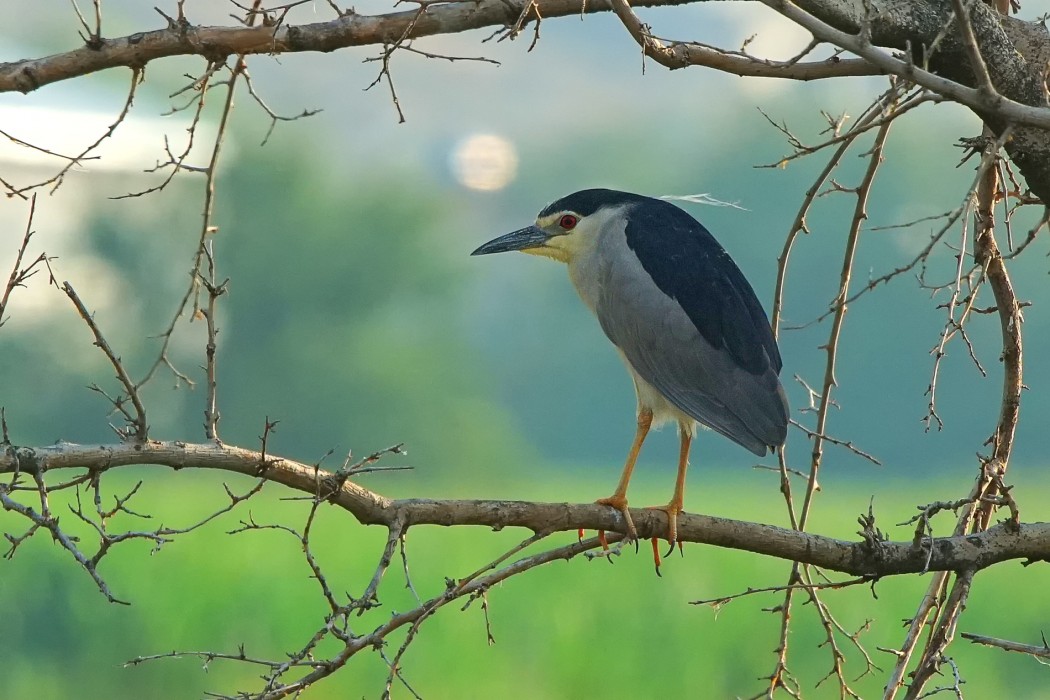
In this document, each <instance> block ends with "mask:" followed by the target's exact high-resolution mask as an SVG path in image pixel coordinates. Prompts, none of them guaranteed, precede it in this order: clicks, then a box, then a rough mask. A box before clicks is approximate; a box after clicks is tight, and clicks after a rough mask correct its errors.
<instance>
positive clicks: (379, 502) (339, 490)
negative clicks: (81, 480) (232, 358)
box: [0, 441, 1050, 578]
mask: <svg viewBox="0 0 1050 700" xmlns="http://www.w3.org/2000/svg"><path fill="white" fill-rule="evenodd" d="M150 464H153V465H163V466H168V467H173V468H175V469H182V468H196V469H220V470H225V471H231V472H237V473H240V474H245V475H249V476H253V477H254V476H260V475H263V476H265V477H266V478H268V479H270V480H272V481H274V482H277V483H281V484H283V485H285V486H288V487H290V488H293V489H296V490H299V491H303V492H306V493H310V494H314V495H317V496H319V497H322V498H325V499H327V500H329V501H331V502H332V503H335V504H336V505H339V506H341V507H342V508H345V509H346V510H347V511H349V512H350V513H351V514H353V516H354V517H355V518H356V519H357V520H358V521H360V522H361V523H363V524H365V525H384V526H387V527H393V526H396V527H403V526H404V527H408V526H414V525H443V526H460V525H482V526H486V527H491V528H494V529H502V528H504V527H523V528H528V529H530V530H533V531H534V532H537V533H540V532H543V533H549V532H560V531H570V532H572V531H576V530H579V529H589V530H608V531H615V532H623V529H624V528H623V520H622V518H621V516H620V515H619V513H617V512H616V511H615V510H613V509H612V508H607V507H604V506H598V505H594V504H574V503H533V502H524V501H499V500H471V501H466V500H464V501H459V500H443V501H436V500H429V499H404V500H393V499H390V498H386V497H385V496H382V495H380V494H377V493H375V492H373V491H370V490H368V489H366V488H364V487H362V486H360V485H358V484H355V483H353V482H351V481H348V480H347V479H346V477H345V476H340V475H339V474H338V473H333V472H328V471H325V470H322V469H320V468H318V467H316V466H311V465H307V464H302V463H299V462H295V461H292V460H288V459H282V458H279V457H272V456H269V455H263V454H262V453H259V452H255V451H253V450H246V449H242V448H238V447H231V446H221V445H214V444H202V445H194V444H187V443H182V442H157V441H149V442H147V443H145V444H141V445H124V444H113V445H101V446H95V445H76V444H73V443H67V442H61V443H58V444H55V445H51V446H48V447H35V448H34V447H9V448H7V451H6V453H5V454H3V455H2V456H0V473H9V474H10V473H14V472H22V473H38V474H44V473H46V472H50V471H54V470H60V469H88V470H91V471H93V472H104V471H107V470H110V469H114V468H117V467H123V466H130V465H150ZM7 488H9V487H6V486H0V489H5V490H6V489H7ZM631 515H632V517H633V518H634V523H635V526H636V527H637V529H638V533H639V535H640V536H641V537H653V536H662V535H663V534H664V533H665V532H666V529H667V520H666V516H665V515H664V514H663V513H662V512H661V511H657V510H645V509H636V510H632V511H631ZM678 539H679V540H680V541H684V542H700V543H704V544H710V545H714V546H717V547H724V548H728V549H737V550H743V551H748V552H754V553H756V554H764V555H767V556H771V557H777V558H780V559H787V560H790V561H799V562H804V563H808V564H814V565H817V566H820V567H822V568H825V569H829V570H833V571H840V572H843V573H848V574H853V575H858V576H870V577H872V578H877V577H881V576H891V575H897V574H908V573H919V572H923V571H926V570H931V571H940V570H952V571H961V570H970V571H976V570H980V569H984V568H987V567H989V566H992V565H993V564H997V563H999V562H1003V561H1008V560H1013V559H1021V560H1028V561H1050V523H1024V524H1021V525H1020V527H1019V528H1017V529H1014V528H1012V527H1011V526H1008V525H999V526H996V527H993V528H991V529H989V530H987V531H985V532H981V533H979V534H974V535H969V536H961V537H946V538H934V539H933V540H932V542H931V540H929V539H926V540H924V541H923V542H922V543H921V544H916V543H913V542H885V541H875V540H872V539H867V540H864V541H860V542H847V541H844V540H839V539H835V538H831V537H824V536H821V535H813V534H809V533H805V532H798V531H795V530H789V529H785V528H781V527H775V526H772V525H762V524H758V523H751V522H744V521H738V520H729V519H726V518H715V517H711V516H705V515H693V514H689V513H682V514H681V515H680V516H679V517H678ZM931 550H932V551H931Z"/></svg>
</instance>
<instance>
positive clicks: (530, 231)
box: [471, 226, 550, 255]
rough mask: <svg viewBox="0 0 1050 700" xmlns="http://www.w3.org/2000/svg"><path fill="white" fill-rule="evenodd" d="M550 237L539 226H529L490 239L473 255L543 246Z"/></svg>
mask: <svg viewBox="0 0 1050 700" xmlns="http://www.w3.org/2000/svg"><path fill="white" fill-rule="evenodd" d="M549 239H550V234H549V233H547V232H546V231H544V230H543V229H541V228H540V227H539V226H528V227H526V228H522V229H518V230H517V231H513V232H511V233H508V234H506V235H505V236H500V237H499V238H496V239H494V240H491V241H489V242H488V243H486V244H485V245H483V246H481V247H480V248H478V249H477V250H475V251H474V252H473V253H471V255H488V254H490V253H506V252H507V251H510V250H526V249H527V248H541V247H543V244H544V243H546V242H547V241H548V240H549Z"/></svg>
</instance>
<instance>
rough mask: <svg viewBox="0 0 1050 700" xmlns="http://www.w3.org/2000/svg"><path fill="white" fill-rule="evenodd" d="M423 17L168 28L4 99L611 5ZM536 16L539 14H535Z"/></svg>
mask: <svg viewBox="0 0 1050 700" xmlns="http://www.w3.org/2000/svg"><path fill="white" fill-rule="evenodd" d="M691 1H695V0H638V2H636V3H635V5H637V6H639V7H661V6H675V5H685V4H688V3H689V2H691ZM423 4H424V8H421V10H406V11H404V12H391V13H387V14H382V15H360V14H356V13H353V12H348V13H347V14H345V15H343V16H342V17H339V18H337V19H333V20H331V21H328V22H316V23H313V24H299V25H292V24H281V25H279V26H276V27H274V26H266V25H265V24H263V25H260V26H254V27H246V26H237V27H204V26H194V25H192V24H189V23H185V24H179V23H174V22H173V23H171V25H170V26H169V27H167V28H165V29H158V30H155V31H151V32H139V33H136V34H131V35H129V36H125V37H119V38H114V39H105V38H103V39H100V40H99V41H98V42H93V43H92V45H90V46H89V45H85V46H82V47H80V48H77V49H73V50H72V51H66V52H63V53H59V54H54V55H51V56H45V57H42V58H35V59H26V60H22V61H13V62H10V63H0V93H2V92H12V91H18V92H23V93H25V92H31V91H33V90H36V89H37V88H40V87H43V86H44V85H49V84H51V83H55V82H59V81H62V80H68V79H70V78H77V77H80V76H83V75H88V74H90V73H95V72H97V71H101V70H106V69H108V68H117V67H121V66H126V67H129V68H140V67H143V66H145V65H146V64H147V63H149V62H150V61H153V60H155V59H158V58H166V57H170V56H194V55H196V56H204V57H206V58H208V59H211V60H222V59H224V58H226V57H227V56H234V55H251V54H280V53H298V52H306V51H320V52H326V53H327V52H331V51H336V50H338V49H343V48H348V47H351V46H368V45H390V44H395V43H398V42H403V41H405V40H407V39H416V38H419V37H424V36H432V35H435V34H457V33H460V32H465V31H469V30H472V29H482V28H485V27H506V28H508V29H509V28H510V27H512V26H514V25H515V24H516V23H517V22H518V21H519V19H520V18H521V17H523V16H524V15H525V13H526V11H528V10H529V8H530V7H531V5H532V4H534V5H535V6H536V10H537V11H538V12H539V15H540V16H541V17H543V18H554V17H565V16H568V15H580V14H583V13H595V12H608V11H609V10H610V5H609V3H608V0H593V2H585V1H584V0H536V2H535V3H532V2H531V0H479V1H478V2H448V3H441V2H431V3H430V4H427V3H423ZM530 16H531V15H530Z"/></svg>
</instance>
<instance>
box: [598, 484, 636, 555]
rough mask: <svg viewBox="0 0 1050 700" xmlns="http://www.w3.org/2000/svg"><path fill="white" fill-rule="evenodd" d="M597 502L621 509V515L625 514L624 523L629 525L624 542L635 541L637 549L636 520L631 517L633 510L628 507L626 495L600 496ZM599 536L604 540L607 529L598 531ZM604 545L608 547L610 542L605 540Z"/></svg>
mask: <svg viewBox="0 0 1050 700" xmlns="http://www.w3.org/2000/svg"><path fill="white" fill-rule="evenodd" d="M595 503H597V504H598V505H600V506H611V507H612V508H615V509H616V510H618V511H620V515H622V516H623V521H624V524H625V525H626V526H627V527H626V530H627V532H625V533H624V537H623V540H622V542H623V544H630V543H631V542H634V543H635V548H636V549H637V547H638V530H637V529H635V527H634V520H632V519H631V511H630V510H628V508H627V499H626V498H625V497H623V496H618V495H616V494H613V495H612V496H609V497H608V498H599V499H598V500H597V501H595ZM598 537H600V538H601V539H602V540H604V539H605V531H604V530H599V531H598ZM602 546H603V547H605V548H608V543H606V542H604V541H603V542H602Z"/></svg>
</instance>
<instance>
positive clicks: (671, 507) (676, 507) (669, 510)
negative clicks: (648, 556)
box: [646, 500, 684, 574]
mask: <svg viewBox="0 0 1050 700" xmlns="http://www.w3.org/2000/svg"><path fill="white" fill-rule="evenodd" d="M646 510H660V511H663V512H664V513H666V514H667V543H668V544H669V545H670V547H668V549H667V553H666V554H664V557H665V558H666V557H669V556H671V554H672V552H674V548H675V545H678V550H679V551H683V550H682V543H681V542H679V541H678V514H679V513H681V512H682V504H681V503H676V502H675V501H673V500H672V501H671V502H670V503H668V504H667V505H666V506H648V507H647V508H646ZM656 541H657V538H655V537H654V538H653V558H654V559H655V561H656V573H658V574H659V573H660V563H661V560H660V557H659V552H658V551H657V548H656ZM683 554H684V552H683Z"/></svg>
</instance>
